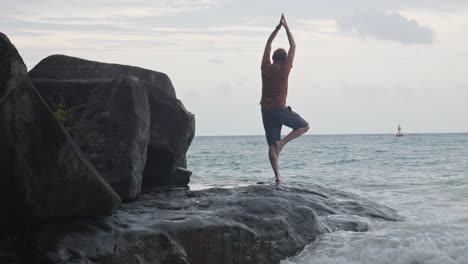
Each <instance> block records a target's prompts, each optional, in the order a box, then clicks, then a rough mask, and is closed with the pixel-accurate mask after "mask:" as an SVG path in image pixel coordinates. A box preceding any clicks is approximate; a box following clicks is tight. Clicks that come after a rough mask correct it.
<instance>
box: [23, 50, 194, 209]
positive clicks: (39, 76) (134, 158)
mask: <svg viewBox="0 0 468 264" xmlns="http://www.w3.org/2000/svg"><path fill="white" fill-rule="evenodd" d="M29 75H30V77H31V78H32V80H33V82H34V84H35V85H36V87H37V89H38V91H39V93H40V94H41V95H42V96H43V97H44V98H45V100H46V101H47V103H48V104H49V106H50V107H54V106H56V105H57V104H63V105H65V106H66V108H67V109H68V111H69V112H70V113H69V115H68V116H67V117H66V118H65V120H64V123H65V124H66V125H67V126H68V127H70V132H71V134H72V136H73V138H74V139H75V140H76V142H77V143H78V145H79V146H80V147H81V148H82V149H83V152H84V153H85V155H86V156H87V157H88V158H89V159H90V160H91V162H92V163H93V164H94V165H95V166H96V167H97V169H98V170H99V172H100V173H101V174H102V175H104V177H105V178H106V180H107V181H108V182H109V183H110V184H111V185H112V186H113V187H114V188H115V189H116V190H117V192H118V193H119V195H120V197H121V198H122V199H124V200H130V199H134V198H136V196H137V195H138V193H139V190H140V189H145V190H146V189H151V188H152V187H155V186H167V185H186V184H188V183H189V180H190V175H191V172H190V171H188V170H186V168H187V164H186V152H187V150H188V147H189V146H190V143H191V142H192V139H193V137H194V134H195V118H194V116H193V114H191V113H190V112H188V111H187V110H186V109H185V107H184V105H183V104H182V102H180V101H179V100H178V99H177V98H176V94H175V91H174V87H173V86H172V82H171V80H170V79H169V78H168V77H167V75H166V74H164V73H159V72H155V71H150V70H146V69H142V68H138V67H132V66H126V65H118V64H108V63H100V62H94V61H88V60H83V59H79V58H73V57H68V56H63V55H53V56H50V57H47V58H46V59H44V60H42V61H41V62H40V63H39V64H38V65H37V66H36V67H34V69H32V70H31V71H30V72H29ZM116 84H118V85H116ZM110 87H113V88H110ZM125 87H127V88H125ZM100 89H103V90H106V89H111V90H112V89H118V91H120V93H119V94H114V92H112V91H111V90H108V91H107V92H106V91H97V90H100ZM125 89H128V91H124V90H125ZM145 92H146V95H143V93H145ZM136 93H138V95H137V94H136ZM106 94H107V95H108V96H109V97H107V96H106ZM125 95H131V96H130V97H133V96H134V95H135V96H136V95H137V97H138V98H143V97H144V98H147V103H143V104H141V105H135V104H137V103H140V102H142V101H140V100H139V99H138V100H134V99H135V98H133V99H132V98H123V97H122V96H125ZM109 98H114V99H116V98H117V99H118V98H120V99H118V100H120V101H118V102H117V101H115V100H114V99H112V100H110V99H109ZM122 100H123V101H122ZM147 105H149V108H148V107H147ZM122 107H123V108H122ZM88 108H89V109H88ZM146 109H148V110H146ZM126 110H130V112H131V113H132V114H127V113H125V112H126ZM145 111H148V113H144V112H145ZM119 115H120V116H119ZM110 116H113V118H109V117H110ZM103 117H105V118H103ZM148 117H149V121H148V124H149V130H148V131H149V135H148V137H149V141H148V143H147V146H146V150H145V152H146V153H145V154H144V155H143V154H141V150H142V148H141V147H140V146H142V145H143V144H144V142H145V141H146V140H147V139H146V136H143V135H142V134H140V132H142V131H146V128H145V127H144V126H143V127H138V128H128V127H127V128H126V127H125V122H129V123H128V125H130V124H140V125H144V124H143V123H144V122H146V120H147V118H148ZM119 119H120V120H119ZM132 119H134V120H132ZM135 119H139V120H135ZM105 127H114V128H117V127H118V129H114V130H112V129H107V130H106V131H103V128H105ZM130 130H133V132H131V133H129V131H130ZM119 146H122V148H119ZM132 146H133V147H132ZM129 149H133V150H135V151H131V152H132V153H134V154H135V155H130V156H129V155H128V153H126V152H127V151H128V150H129ZM116 150H117V151H116ZM145 158H146V159H145ZM115 162H119V163H120V165H119V166H116V164H115ZM117 170H120V172H119V173H117V174H116V173H115V172H116V171H117ZM127 183H131V184H130V185H126V186H127V189H125V187H124V185H125V184H127ZM141 183H142V184H141ZM135 190H137V191H136V192H135Z"/></svg>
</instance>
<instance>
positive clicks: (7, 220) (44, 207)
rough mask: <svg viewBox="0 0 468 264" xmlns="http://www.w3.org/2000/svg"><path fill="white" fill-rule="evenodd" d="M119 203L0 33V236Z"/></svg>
mask: <svg viewBox="0 0 468 264" xmlns="http://www.w3.org/2000/svg"><path fill="white" fill-rule="evenodd" d="M119 204H120V199H119V197H118V196H117V194H116V193H115V192H114V191H113V189H112V188H111V187H110V186H109V185H108V184H107V183H106V182H105V181H104V180H103V179H102V178H101V177H100V176H99V174H98V172H97V171H96V169H95V168H94V166H93V165H92V164H91V163H89V161H88V160H87V159H86V158H85V157H84V155H83V153H82V152H81V151H80V150H79V148H78V147H77V146H76V145H75V143H74V142H73V141H72V139H71V138H70V136H69V135H68V134H67V133H66V132H65V131H64V130H63V128H62V126H61V125H60V124H59V123H58V122H57V120H56V119H55V118H54V116H53V115H52V113H51V111H50V110H49V108H48V107H47V105H46V103H45V102H44V101H43V100H42V98H41V97H40V96H39V94H38V93H37V91H36V89H35V88H34V86H33V84H32V82H31V80H30V79H29V77H28V73H27V70H26V66H25V65H24V63H23V61H22V59H21V57H20V55H19V54H18V51H17V50H16V48H15V47H14V46H13V45H12V44H11V42H10V41H9V40H8V38H7V37H6V36H5V35H3V34H1V33H0V235H1V233H2V231H5V230H7V229H8V231H12V229H11V227H12V226H13V225H16V226H22V225H23V224H26V223H30V222H33V221H34V222H37V221H49V220H52V219H65V218H73V217H82V216H96V215H109V214H111V213H112V212H113V211H114V210H115V208H116V207H118V206H119Z"/></svg>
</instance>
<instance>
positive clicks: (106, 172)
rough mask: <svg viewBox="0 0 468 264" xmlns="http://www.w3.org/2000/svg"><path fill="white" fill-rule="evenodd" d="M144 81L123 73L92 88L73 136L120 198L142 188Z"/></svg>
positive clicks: (146, 121) (132, 195)
mask: <svg viewBox="0 0 468 264" xmlns="http://www.w3.org/2000/svg"><path fill="white" fill-rule="evenodd" d="M146 88H147V87H146V86H145V83H144V82H140V81H139V80H138V79H136V78H133V77H126V78H122V79H118V80H115V81H111V82H106V83H103V84H102V85H100V86H99V87H98V88H96V89H94V90H93V92H92V93H91V97H90V99H89V101H88V103H87V107H86V110H85V111H84V114H83V116H82V118H81V121H80V122H79V123H78V125H77V126H76V128H75V131H74V136H73V137H74V139H75V140H76V141H77V142H78V143H79V145H80V147H81V149H82V151H83V152H84V153H85V154H86V155H87V157H88V158H89V160H90V161H91V163H93V164H94V165H95V167H96V169H97V170H98V171H99V172H100V173H101V176H102V177H104V179H105V180H106V181H107V182H108V183H109V184H110V185H111V186H112V187H113V188H114V190H115V191H116V192H117V193H118V194H119V196H120V197H121V198H122V199H123V200H128V199H134V198H136V197H137V196H138V195H139V194H140V191H141V183H142V179H143V169H144V168H145V163H146V153H147V147H148V143H149V136H150V133H149V129H150V109H149V104H148V93H147V92H146Z"/></svg>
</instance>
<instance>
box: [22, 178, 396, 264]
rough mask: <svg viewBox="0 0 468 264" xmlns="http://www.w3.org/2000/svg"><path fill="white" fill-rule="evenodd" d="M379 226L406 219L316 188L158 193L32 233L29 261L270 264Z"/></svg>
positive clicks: (358, 199)
mask: <svg viewBox="0 0 468 264" xmlns="http://www.w3.org/2000/svg"><path fill="white" fill-rule="evenodd" d="M381 220H387V221H398V220H400V218H399V216H398V215H397V214H396V212H395V210H393V209H391V208H388V207H385V206H382V205H378V204H376V203H373V202H371V201H368V200H366V199H363V198H361V197H359V196H356V195H353V194H350V193H345V192H340V191H337V190H333V189H325V188H323V187H320V186H317V185H311V186H302V187H288V186H283V185H279V186H274V185H254V186H247V187H240V188H235V189H219V188H218V189H210V190H202V191H187V190H174V191H154V192H152V193H148V194H144V195H141V196H140V199H139V200H138V201H134V202H132V203H128V204H124V205H123V206H122V208H121V209H119V210H118V211H117V212H116V214H115V215H114V217H112V218H101V219H96V220H88V221H87V222H82V221H81V222H80V221H77V222H71V223H62V224H55V225H49V226H45V227H42V228H40V229H38V230H37V231H34V232H33V233H34V235H33V239H31V241H34V245H33V247H32V248H31V249H32V252H31V256H32V261H36V262H37V263H39V262H38V260H41V261H43V263H83V264H84V263H88V262H87V261H89V262H91V261H92V263H106V264H107V263H117V264H118V263H122V264H123V263H125V264H133V263H135V264H136V263H181V264H182V263H193V264H196V263H206V264H210V263H216V264H217V263H226V264H241V263H242V264H245V263H252V264H253V263H256V264H257V263H268V264H270V263H279V261H280V260H282V259H284V258H286V257H288V256H292V255H295V254H297V253H298V252H299V251H300V250H301V249H302V248H303V247H304V246H305V245H307V244H309V243H311V242H313V241H315V240H316V239H317V238H318V237H319V236H320V235H321V234H323V233H326V232H331V231H335V230H347V231H366V230H367V228H368V225H369V224H371V223H372V221H381ZM44 245H46V246H44ZM36 262H35V263H36Z"/></svg>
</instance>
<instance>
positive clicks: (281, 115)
mask: <svg viewBox="0 0 468 264" xmlns="http://www.w3.org/2000/svg"><path fill="white" fill-rule="evenodd" d="M262 119H263V127H264V128H265V135H266V139H267V142H268V145H273V144H275V143H276V141H278V140H281V128H282V127H283V125H285V126H287V127H289V128H292V129H298V128H303V127H307V126H309V123H307V121H305V120H304V119H303V118H302V117H301V116H300V115H299V114H297V113H296V112H294V111H293V110H292V108H291V107H290V106H288V107H286V108H276V109H271V110H269V109H263V108H262Z"/></svg>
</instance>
